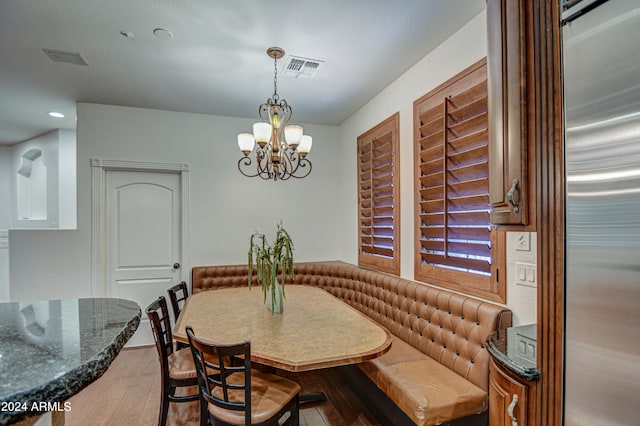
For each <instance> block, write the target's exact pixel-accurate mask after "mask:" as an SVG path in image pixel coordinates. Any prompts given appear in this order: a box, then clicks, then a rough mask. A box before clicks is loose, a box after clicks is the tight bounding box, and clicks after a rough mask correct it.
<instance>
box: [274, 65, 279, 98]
mask: <svg viewBox="0 0 640 426" xmlns="http://www.w3.org/2000/svg"><path fill="white" fill-rule="evenodd" d="M278 99H279V96H278V59H277V58H273V100H274V101H276V102H277V101H278Z"/></svg>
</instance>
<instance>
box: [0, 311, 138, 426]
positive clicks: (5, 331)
mask: <svg viewBox="0 0 640 426" xmlns="http://www.w3.org/2000/svg"><path fill="white" fill-rule="evenodd" d="M140 316H141V311H140V307H139V306H138V304H136V303H135V302H131V301H128V300H122V299H110V298H92V299H66V300H43V301H29V302H9V303H0V341H1V342H2V345H0V403H2V404H3V405H2V407H3V408H2V410H1V411H0V424H6V423H12V422H15V421H19V420H20V419H23V418H26V417H29V416H33V415H37V414H40V413H42V412H44V411H49V410H46V409H45V410H39V409H37V408H39V407H40V405H39V404H40V403H51V404H55V403H63V402H64V401H65V400H67V399H68V398H70V397H71V396H73V395H74V394H75V393H77V392H78V391H80V390H81V389H83V388H84V387H85V386H87V385H88V384H89V383H91V382H92V381H94V380H95V379H97V378H98V377H100V376H101V375H102V374H103V373H104V372H105V371H106V370H107V368H108V367H109V365H110V364H111V362H112V361H113V359H114V358H115V357H116V355H118V353H119V351H120V349H121V348H122V347H123V346H124V344H125V343H126V342H127V340H129V338H130V337H131V336H132V335H133V333H134V332H135V331H136V329H137V328H138V324H139V323H140ZM45 406H46V404H45Z"/></svg>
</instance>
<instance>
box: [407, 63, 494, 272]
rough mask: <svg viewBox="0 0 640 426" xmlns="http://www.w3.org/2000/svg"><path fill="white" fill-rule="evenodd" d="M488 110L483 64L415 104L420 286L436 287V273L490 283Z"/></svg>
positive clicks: (417, 237)
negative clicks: (429, 283)
mask: <svg viewBox="0 0 640 426" xmlns="http://www.w3.org/2000/svg"><path fill="white" fill-rule="evenodd" d="M487 106H488V105H487V81H486V65H482V66H481V67H476V69H474V70H472V71H471V72H467V73H466V74H464V73H463V75H462V76H461V77H460V78H457V79H455V80H453V79H452V80H451V81H450V82H448V83H447V84H446V85H444V86H441V87H440V88H438V89H436V90H434V91H433V92H431V93H429V94H427V95H425V96H423V97H422V98H420V99H419V100H417V101H416V102H415V103H414V120H415V130H414V131H415V161H416V183H415V184H416V195H415V197H416V199H415V205H416V215H417V216H416V227H417V229H416V250H417V252H416V277H417V278H419V279H423V280H425V281H428V280H431V281H434V282H438V280H437V279H436V280H433V279H432V278H433V274H434V273H435V274H436V275H437V271H435V272H434V270H433V268H432V267H437V268H441V269H446V270H449V271H460V272H464V273H471V274H473V275H476V276H479V279H478V280H477V281H482V280H486V281H487V282H488V279H489V278H490V274H491V254H492V253H491V246H492V227H491V225H490V222H489V180H488V176H489V165H488V161H489V152H488V116H487ZM455 274H456V272H445V273H444V274H443V275H444V276H447V277H449V278H451V277H453V276H455ZM458 278H459V277H456V278H455V279H458ZM472 281H473V280H472Z"/></svg>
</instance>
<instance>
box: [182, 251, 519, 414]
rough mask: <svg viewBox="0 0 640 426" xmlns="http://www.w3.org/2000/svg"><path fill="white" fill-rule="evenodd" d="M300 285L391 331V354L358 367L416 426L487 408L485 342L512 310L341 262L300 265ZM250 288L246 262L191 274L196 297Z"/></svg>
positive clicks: (503, 324) (297, 267) (297, 269)
mask: <svg viewBox="0 0 640 426" xmlns="http://www.w3.org/2000/svg"><path fill="white" fill-rule="evenodd" d="M287 284H293V283H292V282H288V283H287ZM295 284H303V285H310V286H315V287H320V288H322V289H324V290H326V291H327V292H329V293H331V294H333V295H334V296H336V297H338V298H340V299H342V300H343V301H344V302H346V303H348V304H349V305H351V306H353V307H354V308H356V309H358V310H359V311H361V312H362V313H364V314H365V315H367V316H369V317H370V318H372V319H374V320H375V321H377V322H378V323H379V324H381V325H383V326H384V327H386V328H387V329H388V330H389V331H390V332H391V333H392V335H393V342H392V346H391V349H390V350H389V351H388V352H387V353H386V354H384V355H383V356H381V357H379V358H376V359H374V360H371V361H367V362H365V363H362V364H360V365H359V367H360V369H361V370H362V371H363V372H364V373H365V374H366V375H367V376H368V377H369V379H371V381H372V382H373V383H375V384H376V385H377V387H378V388H380V390H382V391H383V392H384V393H385V394H386V395H387V396H388V397H389V398H390V399H391V400H392V401H393V402H394V403H395V404H396V405H397V406H398V407H399V408H400V409H401V410H402V411H404V413H405V414H406V415H407V416H408V417H409V418H411V420H413V421H414V422H415V423H416V424H418V425H431V424H440V423H443V422H446V421H450V420H454V419H459V418H462V417H466V416H469V415H473V414H476V413H481V412H484V411H485V410H486V409H487V408H488V405H487V404H488V386H489V385H488V382H489V353H488V352H487V349H486V348H485V342H486V340H487V338H488V336H489V334H491V333H492V332H493V331H495V330H497V329H503V328H506V327H509V326H510V325H511V312H510V311H509V310H507V309H505V308H503V307H500V306H498V305H494V304H492V303H488V302H483V301H480V300H478V299H474V298H471V297H467V296H464V295H461V294H458V293H453V292H450V291H446V290H443V289H439V288H436V287H431V286H428V285H425V284H421V283H417V282H414V281H410V280H407V279H403V278H400V277H397V276H393V275H389V274H386V273H382V272H377V271H374V270H370V269H365V268H361V267H358V266H354V265H350V264H347V263H343V262H307V263H296V264H295ZM246 285H247V266H246V265H231V266H202V267H194V268H193V270H192V286H193V293H198V292H200V291H206V290H213V289H219V288H225V287H239V286H246Z"/></svg>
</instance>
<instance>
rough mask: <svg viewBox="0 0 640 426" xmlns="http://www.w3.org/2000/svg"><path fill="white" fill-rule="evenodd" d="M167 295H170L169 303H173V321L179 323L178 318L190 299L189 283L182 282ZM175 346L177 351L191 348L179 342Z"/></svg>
mask: <svg viewBox="0 0 640 426" xmlns="http://www.w3.org/2000/svg"><path fill="white" fill-rule="evenodd" d="M167 293H168V294H169V301H170V302H171V310H172V311H173V321H174V324H175V323H177V322H178V317H179V316H180V312H182V307H183V306H184V303H185V302H186V300H187V298H188V297H189V291H188V290H187V283H186V282H184V281H181V282H180V283H178V284H176V285H174V286H173V287H171V288H170V289H168V290H167ZM175 345H176V349H184V348H188V347H189V345H188V344H186V343H183V342H178V341H176V342H175Z"/></svg>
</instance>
